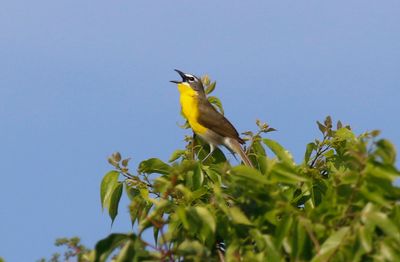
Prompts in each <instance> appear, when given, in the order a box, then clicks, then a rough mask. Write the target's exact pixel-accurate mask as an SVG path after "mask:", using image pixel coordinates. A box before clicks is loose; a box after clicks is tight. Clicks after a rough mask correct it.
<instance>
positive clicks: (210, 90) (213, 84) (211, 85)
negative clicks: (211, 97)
mask: <svg viewBox="0 0 400 262" xmlns="http://www.w3.org/2000/svg"><path fill="white" fill-rule="evenodd" d="M216 84H217V82H215V81H214V82H212V83H211V84H210V85H209V86H207V88H206V90H205V92H206V94H207V95H208V94H210V93H211V92H212V91H214V89H215V86H216Z"/></svg>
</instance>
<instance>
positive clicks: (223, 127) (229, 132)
mask: <svg viewBox="0 0 400 262" xmlns="http://www.w3.org/2000/svg"><path fill="white" fill-rule="evenodd" d="M197 121H198V122H199V123H200V124H201V125H203V126H205V127H206V128H209V129H211V130H212V131H214V132H215V133H217V134H219V135H221V136H223V137H230V138H233V139H235V140H236V141H238V142H239V143H241V144H243V143H244V141H243V140H242V139H241V138H240V137H239V134H238V132H237V131H236V129H235V127H234V126H233V125H232V124H231V123H230V122H229V121H228V119H226V118H225V117H224V116H223V115H222V114H221V113H219V112H218V111H217V110H216V109H215V108H214V106H213V105H211V103H210V102H209V101H208V100H205V101H202V102H200V103H199V115H198V119H197Z"/></svg>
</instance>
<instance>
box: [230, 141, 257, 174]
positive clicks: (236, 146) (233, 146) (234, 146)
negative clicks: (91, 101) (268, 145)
mask: <svg viewBox="0 0 400 262" xmlns="http://www.w3.org/2000/svg"><path fill="white" fill-rule="evenodd" d="M225 145H226V147H227V148H228V149H230V150H232V151H233V152H234V153H236V154H238V155H239V156H240V158H241V159H242V161H243V163H244V164H245V165H246V166H249V167H254V166H253V164H252V163H251V161H250V159H249V157H248V156H247V155H246V153H245V152H244V150H243V148H242V145H241V144H240V143H239V142H238V141H236V140H235V139H233V138H226V140H225Z"/></svg>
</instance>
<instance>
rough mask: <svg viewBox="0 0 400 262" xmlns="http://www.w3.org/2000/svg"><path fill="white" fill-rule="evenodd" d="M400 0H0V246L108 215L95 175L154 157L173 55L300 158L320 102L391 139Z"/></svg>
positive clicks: (6, 252)
mask: <svg viewBox="0 0 400 262" xmlns="http://www.w3.org/2000/svg"><path fill="white" fill-rule="evenodd" d="M399 13H400V2H399V1H395V0H388V1H361V0H359V1H340V0H338V1H330V2H328V1H261V0H260V1H238V0H235V1H222V0H220V1H211V0H209V1H201V2H199V1H197V2H193V1H183V0H182V1H143V2H139V1H124V0H121V1H77V0H70V1H50V0H38V1H26V0H25V1H22V0H13V1H6V2H3V3H2V7H1V9H0V119H1V126H0V146H1V150H0V162H1V166H2V168H1V180H2V181H1V184H0V186H1V190H0V203H1V207H2V208H1V209H0V221H1V223H0V236H1V237H0V243H1V245H0V256H3V257H4V258H5V259H6V260H7V261H34V260H36V259H39V258H41V257H43V256H46V257H49V256H50V254H51V253H53V252H54V251H57V250H58V249H57V248H56V247H54V246H53V242H54V240H55V239H56V238H57V237H63V236H65V237H71V236H75V235H78V236H80V237H81V238H82V239H83V242H84V243H85V244H87V245H88V246H90V247H92V246H93V245H94V243H95V242H96V241H97V240H99V239H100V238H103V237H105V236H106V235H108V234H109V233H111V232H116V231H122V232H126V231H128V230H129V229H130V223H129V220H128V219H127V216H126V214H125V213H126V208H125V207H126V205H127V201H126V200H123V203H122V205H123V206H122V208H121V209H120V214H121V216H120V217H117V220H116V222H115V224H114V226H113V227H112V228H111V227H110V220H109V219H108V217H107V215H106V214H102V212H101V207H100V202H99V184H100V181H101V179H102V177H103V175H104V174H105V173H106V172H107V171H108V170H109V169H110V166H109V165H108V164H107V161H106V158H107V156H108V155H110V154H111V153H112V152H114V151H120V152H121V153H122V154H123V156H130V157H132V158H133V160H132V163H131V167H133V169H135V167H136V165H137V164H138V163H139V162H140V161H141V160H144V159H146V158H149V157H159V158H161V159H163V160H167V159H168V157H169V155H170V153H171V152H173V151H174V150H175V149H177V148H182V147H183V146H184V142H183V136H184V135H185V134H189V132H188V131H187V130H182V129H180V128H179V127H178V124H181V123H183V120H182V119H181V117H180V114H179V110H180V109H179V104H178V92H177V90H176V87H175V86H174V85H172V84H171V83H169V82H168V81H169V80H173V79H177V75H176V73H175V72H174V71H173V69H174V68H178V69H181V70H183V71H187V72H190V73H194V74H198V75H202V74H205V73H208V74H209V75H210V76H211V77H212V78H213V79H216V80H217V82H218V84H217V90H216V92H215V94H216V95H217V96H219V97H220V98H221V100H222V102H223V105H224V108H225V111H226V115H227V117H228V118H229V119H230V120H231V121H232V122H233V123H234V124H235V126H236V127H237V129H238V130H239V131H240V132H243V131H246V130H254V129H255V124H254V122H255V120H256V119H257V118H259V119H261V120H263V121H266V122H268V123H269V124H270V125H271V126H273V127H275V128H276V129H278V130H279V131H278V132H276V133H274V134H271V135H270V137H271V138H273V139H276V140H278V141H279V142H280V143H281V144H282V145H283V146H285V147H286V148H287V149H289V150H290V151H291V152H293V154H294V156H295V158H296V160H297V161H301V156H302V155H303V152H304V149H305V145H306V144H307V143H308V142H309V141H311V140H313V139H314V138H316V137H319V131H318V129H317V128H316V125H315V121H316V120H322V119H323V118H324V117H325V116H326V115H331V116H332V117H333V118H334V119H335V120H337V119H340V120H342V122H344V123H348V124H350V125H351V126H352V127H353V128H354V129H355V130H356V132H358V133H360V132H363V131H366V130H372V129H380V130H382V136H383V137H386V138H388V139H390V140H392V141H393V142H394V143H395V145H396V146H397V147H399V146H400V135H399V133H400V124H399V121H398V120H397V116H398V113H399V112H400V105H399V100H400V74H399V68H400V27H399V24H400V16H399Z"/></svg>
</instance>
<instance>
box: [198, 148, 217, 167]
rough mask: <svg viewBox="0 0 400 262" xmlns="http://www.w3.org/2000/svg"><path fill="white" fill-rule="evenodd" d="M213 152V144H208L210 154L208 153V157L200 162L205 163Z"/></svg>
mask: <svg viewBox="0 0 400 262" xmlns="http://www.w3.org/2000/svg"><path fill="white" fill-rule="evenodd" d="M214 150H215V147H214V145H213V144H210V153H208V155H206V157H205V158H203V161H201V162H202V163H203V162H204V161H206V160H207V158H209V157H210V156H211V155H212V153H213V152H214Z"/></svg>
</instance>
